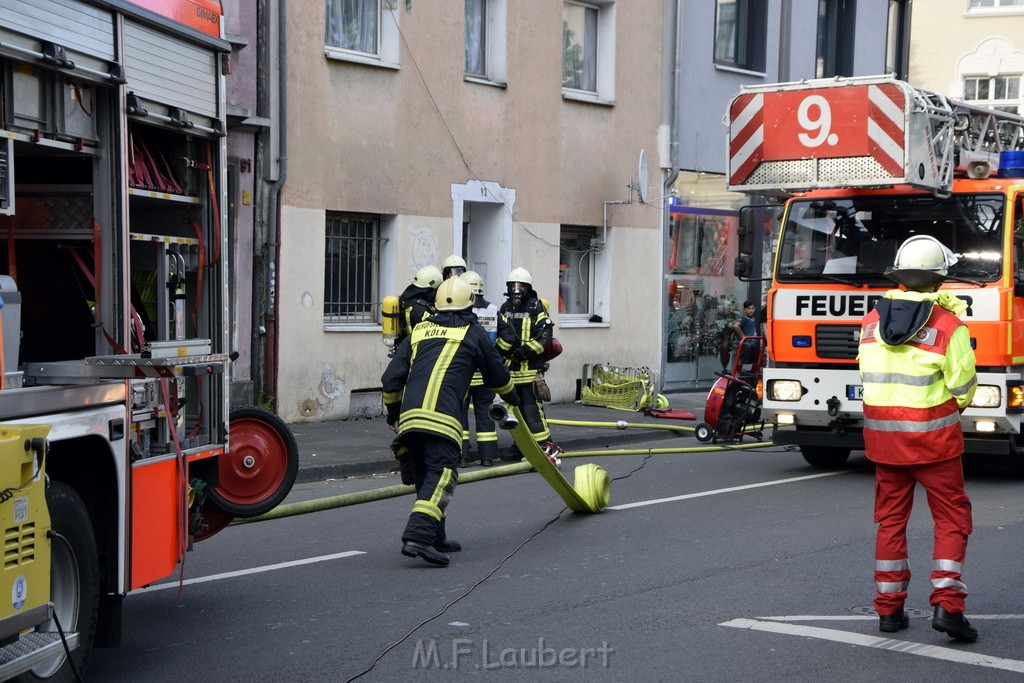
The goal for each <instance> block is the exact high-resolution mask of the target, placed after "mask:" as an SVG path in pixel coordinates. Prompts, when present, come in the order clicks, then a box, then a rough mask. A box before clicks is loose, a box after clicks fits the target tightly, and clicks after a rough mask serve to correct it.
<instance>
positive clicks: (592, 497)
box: [232, 409, 778, 525]
mask: <svg viewBox="0 0 1024 683" xmlns="http://www.w3.org/2000/svg"><path fill="white" fill-rule="evenodd" d="M516 412H518V409H517V410H516ZM519 425H521V426H520V427H518V429H519V430H520V431H521V432H522V436H523V437H525V438H522V437H521V439H516V443H517V445H519V448H520V450H522V452H523V453H528V454H529V456H532V459H533V460H535V461H536V465H540V467H535V465H534V463H531V462H530V457H529V456H528V459H527V460H524V461H522V462H516V463H511V464H508V465H500V466H498V467H488V468H486V469H479V470H473V471H472V472H460V473H459V484H469V483H472V482H474V481H484V480H486V479H494V478H496V477H504V476H508V475H510V474H521V473H523V472H529V471H530V470H532V469H536V470H537V471H538V472H539V473H540V474H541V476H542V477H543V478H544V479H545V481H547V482H548V483H549V484H551V486H552V488H554V489H555V492H556V493H558V494H559V495H560V496H561V497H562V500H564V501H565V503H566V505H568V506H569V508H570V509H572V510H573V511H574V512H600V511H601V510H603V509H604V507H605V506H606V505H607V504H608V501H609V500H610V498H611V480H610V479H609V478H608V473H607V472H606V471H605V470H604V468H602V467H600V466H599V465H595V464H593V463H587V464H585V465H579V466H577V467H576V469H575V472H574V476H573V479H574V482H575V483H574V485H573V486H569V482H568V481H567V480H566V479H565V477H564V476H563V475H562V473H561V472H560V471H559V470H558V469H556V468H555V466H554V465H553V464H552V463H551V462H550V461H549V460H548V459H547V457H545V456H544V454H543V453H541V451H540V448H539V447H538V446H537V442H536V441H534V439H533V437H532V435H531V434H530V433H529V431H528V430H527V429H526V426H525V423H524V422H523V421H521V420H520V422H519ZM512 431H513V437H514V436H515V431H516V428H513V430H512ZM520 440H522V442H523V443H519V442H520ZM777 445H778V444H774V443H771V442H761V441H759V442H756V443H745V444H733V445H707V446H693V447H690V448H622V449H615V450H600V451H574V452H571V453H568V452H567V453H562V454H561V457H562V458H593V457H604V456H612V455H663V454H669V453H704V452H709V451H728V450H748V449H753V448H769V447H773V446H777ZM531 446H532V448H531ZM556 475H557V476H556ZM415 491H416V489H415V487H413V486H406V485H404V484H395V485H393V486H384V487H382V488H379V489H370V490H367V491H355V492H353V493H343V494H341V495H338V496H329V497H327V498H317V499H314V500H304V501H301V502H298V503H287V504H285V505H278V506H277V507H276V508H274V509H273V510H271V511H270V512H268V513H266V514H263V515H260V516H259V517H250V518H248V519H235V520H234V521H233V522H232V525H234V524H248V523H250V522H265V521H268V520H271V519H282V518H284V517H294V516H296V515H305V514H309V513H311V512H323V511H324V510H334V509H335V508H341V507H347V506H349V505H359V504H361V503H372V502H373V501H376V500H384V499H386V498H397V497H399V496H405V495H408V494H410V493H415Z"/></svg>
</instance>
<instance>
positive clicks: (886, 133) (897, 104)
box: [868, 84, 906, 177]
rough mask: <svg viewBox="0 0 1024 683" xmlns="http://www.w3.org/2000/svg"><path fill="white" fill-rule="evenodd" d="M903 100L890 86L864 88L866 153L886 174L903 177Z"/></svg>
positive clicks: (899, 91)
mask: <svg viewBox="0 0 1024 683" xmlns="http://www.w3.org/2000/svg"><path fill="white" fill-rule="evenodd" d="M905 107H906V97H905V96H904V94H903V91H902V90H900V88H899V87H897V86H895V85H891V84H882V85H869V86H868V151H869V152H870V153H871V156H872V157H874V158H875V161H877V162H878V163H879V164H881V165H882V168H884V169H885V170H886V171H888V172H889V173H890V174H892V175H893V176H896V177H902V176H903V175H904V172H905V170H904V168H903V164H904V141H905V140H906V133H905V130H904V123H905V116H904V108H905Z"/></svg>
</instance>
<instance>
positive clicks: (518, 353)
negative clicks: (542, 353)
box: [512, 346, 530, 360]
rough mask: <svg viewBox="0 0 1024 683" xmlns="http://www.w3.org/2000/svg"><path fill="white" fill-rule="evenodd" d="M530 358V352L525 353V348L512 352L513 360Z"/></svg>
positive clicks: (521, 347)
mask: <svg viewBox="0 0 1024 683" xmlns="http://www.w3.org/2000/svg"><path fill="white" fill-rule="evenodd" d="M529 357H530V352H529V351H527V349H526V347H525V346H520V347H519V348H518V349H516V350H515V351H513V352H512V359H513V360H526V359H527V358H529Z"/></svg>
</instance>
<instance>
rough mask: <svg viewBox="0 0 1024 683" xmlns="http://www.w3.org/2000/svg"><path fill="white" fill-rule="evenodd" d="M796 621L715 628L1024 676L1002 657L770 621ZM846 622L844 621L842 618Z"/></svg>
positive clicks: (1019, 666) (1020, 664) (1023, 664)
mask: <svg viewBox="0 0 1024 683" xmlns="http://www.w3.org/2000/svg"><path fill="white" fill-rule="evenodd" d="M1003 616H1004V615H986V617H988V618H1002V617H1003ZM782 618H785V619H797V618H798V617H763V618H761V619H733V620H732V621H726V622H723V623H721V624H719V626H729V627H731V628H743V629H748V630H752V631H766V632H769V633H782V634H785V635H791V636H800V637H802V638H817V639H819V640H830V641H832V642H836V643H846V644H847V645H859V646H861V647H873V648H876V649H880V650H890V651H893V652H901V653H903V654H908V655H917V656H918V657H929V658H931V659H941V660H943V661H947V662H956V663H958V664H968V665H971V666H980V667H985V668H989V669H1002V670H1003V671H1014V672H1017V673H1024V661H1020V660H1017V659H1006V658H1004V657H995V656H992V655H986V654H982V653H980V652H974V651H967V650H954V649H953V648H949V647H941V646H938V645H925V644H923V643H914V642H910V641H906V640H897V639H895V638H882V637H879V636H872V635H867V634H863V633H851V632H849V631H838V630H836V629H831V628H821V627H819V626H805V625H802V624H792V623H784V622H780V621H773V620H774V619H782ZM799 618H800V619H808V618H813V617H799ZM844 618H846V617H844ZM860 618H863V619H870V618H872V617H869V616H865V617H860ZM977 618H978V617H976V616H975V615H973V614H972V615H971V619H977Z"/></svg>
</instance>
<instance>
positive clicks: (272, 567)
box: [132, 550, 366, 595]
mask: <svg viewBox="0 0 1024 683" xmlns="http://www.w3.org/2000/svg"><path fill="white" fill-rule="evenodd" d="M365 554H366V552H365V551H362V550H346V551H345V552H343V553H334V554H333V555H321V556H319V557H307V558H306V559H304V560H291V561H290V562H280V563H278V564H268V565H265V566H263V567H252V568H251V569H239V570H238V571H234V572H224V573H223V574H211V575H210V576H199V577H196V578H194V579H185V580H184V581H182V582H180V584H179V582H178V581H171V582H168V583H159V584H156V585H155V586H146V587H145V588H138V589H136V590H133V591H132V595H134V594H136V593H148V592H150V591H161V590H164V589H167V588H177V587H178V586H179V585H182V586H189V585H191V584H194V583H207V582H209V581H220V580H221V579H233V578H235V577H236V576H248V575H249V574H262V573H263V572H272V571H277V570H278V569H288V568H289V567H300V566H302V565H304V564H314V563H316V562H327V561H328V560H337V559H340V558H342V557H352V556H353V555H365Z"/></svg>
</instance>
